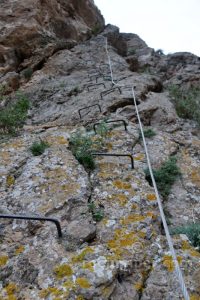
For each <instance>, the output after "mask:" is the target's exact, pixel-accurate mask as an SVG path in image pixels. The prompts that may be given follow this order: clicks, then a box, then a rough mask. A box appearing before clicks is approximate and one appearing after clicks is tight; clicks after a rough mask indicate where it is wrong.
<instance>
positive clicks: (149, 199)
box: [147, 194, 156, 201]
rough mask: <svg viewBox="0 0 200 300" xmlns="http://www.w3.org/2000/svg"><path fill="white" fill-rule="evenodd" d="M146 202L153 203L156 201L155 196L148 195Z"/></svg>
mask: <svg viewBox="0 0 200 300" xmlns="http://www.w3.org/2000/svg"><path fill="white" fill-rule="evenodd" d="M147 200H148V201H155V200H156V195H155V194H148V195H147Z"/></svg>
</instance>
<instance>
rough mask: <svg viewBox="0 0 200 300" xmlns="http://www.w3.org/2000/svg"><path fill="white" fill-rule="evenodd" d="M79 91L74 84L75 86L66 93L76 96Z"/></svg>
mask: <svg viewBox="0 0 200 300" xmlns="http://www.w3.org/2000/svg"><path fill="white" fill-rule="evenodd" d="M79 93H80V90H79V87H78V86H76V87H75V88H73V89H72V90H71V91H70V92H69V93H68V94H67V95H68V96H69V97H71V96H77V95H78V94H79Z"/></svg>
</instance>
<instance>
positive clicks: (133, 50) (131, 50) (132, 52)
mask: <svg viewBox="0 0 200 300" xmlns="http://www.w3.org/2000/svg"><path fill="white" fill-rule="evenodd" d="M135 54H136V50H135V49H130V50H128V55H135Z"/></svg>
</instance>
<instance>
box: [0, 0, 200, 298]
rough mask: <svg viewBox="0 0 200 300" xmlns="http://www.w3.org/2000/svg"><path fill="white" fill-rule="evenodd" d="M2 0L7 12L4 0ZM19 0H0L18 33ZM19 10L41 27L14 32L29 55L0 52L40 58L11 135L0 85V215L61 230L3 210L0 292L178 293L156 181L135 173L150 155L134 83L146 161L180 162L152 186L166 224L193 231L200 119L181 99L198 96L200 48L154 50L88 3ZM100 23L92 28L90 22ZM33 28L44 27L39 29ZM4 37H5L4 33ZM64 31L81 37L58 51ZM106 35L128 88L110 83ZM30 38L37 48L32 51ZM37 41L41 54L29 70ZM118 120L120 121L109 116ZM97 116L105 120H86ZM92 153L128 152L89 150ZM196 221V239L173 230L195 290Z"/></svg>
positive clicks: (198, 289) (198, 274)
mask: <svg viewBox="0 0 200 300" xmlns="http://www.w3.org/2000/svg"><path fill="white" fill-rule="evenodd" d="M1 2H2V4H3V6H2V7H3V8H4V12H5V7H8V6H7V3H8V2H4V1H1ZM23 3H25V2H22V1H15V2H13V6H9V7H8V8H7V9H8V10H6V14H7V15H9V9H10V10H11V9H12V7H15V8H16V9H15V10H14V12H15V17H17V11H18V9H19V12H20V14H19V15H18V21H17V22H19V31H18V33H17V35H18V34H19V35H20V30H21V29H22V30H24V27H23V26H22V24H24V21H23V18H22V15H23V16H24V17H25V15H26V14H25V11H27V9H29V8H28V6H27V5H26V8H25V4H24V6H23ZM26 3H27V2H26ZM31 3H32V6H31ZM33 3H34V4H33ZM59 3H60V5H59ZM66 3H67V4H66ZM23 7H24V8H23ZM36 7H37V11H36V10H35V9H36ZM1 10H2V8H1ZM23 10H24V14H22V11H23ZM95 11H96V13H95ZM36 12H37V13H36ZM46 12H47V13H46ZM10 14H11V13H10ZM27 14H28V16H29V19H30V24H32V25H30V26H32V28H33V27H34V28H35V30H36V32H37V34H36V35H35V37H34V39H33V40H32V42H31V40H29V39H28V36H29V34H30V32H31V31H29V33H28V36H27V38H26V40H24V39H23V41H22V42H23V43H24V44H23V46H22V51H25V52H26V51H28V52H27V53H29V54H30V56H28V57H27V58H26V59H25V60H23V61H18V63H17V64H16V65H15V64H13V63H12V59H11V63H9V61H10V60H9V59H8V60H7V56H5V53H4V55H3V56H2V57H3V58H1V63H2V66H3V68H4V67H5V66H8V65H9V66H10V67H9V68H10V69H8V70H15V71H17V72H20V70H21V69H22V68H24V67H25V66H27V65H30V66H32V68H33V69H34V68H35V69H34V73H33V74H32V76H31V77H30V78H29V81H28V82H25V81H24V80H21V81H19V82H18V84H20V90H21V95H26V96H27V97H28V99H29V101H30V108H29V110H28V118H27V120H26V122H25V125H24V127H23V128H21V129H20V128H18V130H17V128H16V131H17V134H16V136H9V135H7V131H6V130H5V128H7V127H6V125H7V126H8V123H9V122H8V123H6V121H7V120H6V121H5V120H4V119H3V117H2V115H1V111H3V109H4V111H5V113H8V112H7V110H6V109H9V108H10V105H12V103H16V101H17V98H18V97H19V96H16V95H15V93H11V94H9V95H7V96H3V93H4V90H3V89H2V91H1V93H2V95H0V96H1V98H0V105H1V111H0V214H22V215H31V216H40V217H42V216H43V217H44V216H45V217H51V218H57V219H58V220H59V222H60V224H61V229H62V234H63V236H62V238H60V239H59V238H58V234H57V230H56V226H55V224H53V223H51V222H39V221H21V220H14V221H12V220H2V219H0V299H6V300H8V299H27V300H28V299H31V300H32V299H34V300H35V299H36V300H37V299H38V300H39V299H46V300H56V299H57V300H58V299H62V300H66V299H69V300H75V299H76V300H83V299H87V300H92V299H94V300H139V299H141V300H154V299H155V300H168V299H170V300H176V299H183V296H182V292H181V290H180V286H179V284H178V281H177V277H176V276H175V273H174V264H173V261H172V257H171V254H170V252H169V248H168V245H167V242H166V237H165V234H164V231H163V227H162V223H161V219H160V214H159V210H158V205H157V201H156V195H155V191H154V189H153V188H152V186H151V184H150V182H149V181H148V180H147V179H148V176H147V174H146V173H145V171H144V170H145V169H146V168H147V161H146V157H145V152H144V147H143V143H142V141H141V136H140V132H139V127H138V121H137V118H136V114H135V108H134V105H133V99H132V95H131V87H132V86H135V93H136V100H137V105H138V109H139V113H140V115H141V119H142V122H143V124H144V127H145V130H146V132H147V133H148V134H147V137H146V143H147V146H148V149H149V153H150V158H151V161H152V165H153V168H154V169H156V170H158V168H160V167H162V166H163V164H165V163H166V162H168V161H169V159H170V158H174V156H176V160H177V166H178V168H179V172H181V176H177V177H176V178H175V179H174V183H173V185H172V187H171V189H170V190H168V191H167V192H166V194H165V193H164V191H163V190H164V189H165V187H163V189H160V193H161V199H162V203H163V206H164V212H165V215H166V218H167V222H168V225H169V227H170V228H172V229H173V228H177V227H179V226H188V225H189V224H191V223H193V224H194V225H195V228H196V229H195V230H197V226H199V221H198V220H199V217H200V206H199V193H200V168H199V165H200V142H199V138H200V131H199V125H198V122H200V120H199V119H198V118H199V110H198V109H196V111H195V112H194V110H193V111H192V112H193V113H194V119H192V116H193V115H192V112H191V110H190V109H189V110H188V99H189V104H190V103H193V104H192V105H196V106H195V107H197V108H198V105H197V104H198V103H199V102H198V101H200V100H199V95H200V93H199V90H198V85H199V81H200V60H199V58H198V57H196V56H195V55H192V54H190V53H175V54H171V55H167V56H166V55H163V54H162V51H158V52H156V51H154V49H152V48H149V47H148V45H146V43H145V42H144V41H143V40H142V39H141V38H140V37H138V36H137V35H136V34H123V33H120V32H119V29H118V28H117V27H115V26H112V25H108V26H106V27H105V28H103V20H102V17H101V15H100V13H99V12H98V11H97V10H96V8H95V7H94V6H93V2H92V1H57V2H54V1H49V2H45V1H40V2H39V1H35V2H33V1H30V11H28V12H27ZM40 14H41V15H40ZM43 14H44V15H45V16H46V18H43V17H42V16H43ZM11 15H12V14H11ZM35 15H37V18H36V19H37V20H36V19H35V17H34V16H35ZM65 16H67V17H65ZM74 16H75V17H74ZM10 18H11V19H12V16H10ZM11 19H9V20H11ZM2 20H4V19H2ZM38 20H40V22H41V26H40V25H39V21H38ZM45 20H47V23H45ZM58 20H60V22H61V23H60V22H57V21H58ZM65 21H66V22H67V24H68V25H69V24H71V25H70V26H72V27H73V26H74V27H73V30H72V31H70V33H69V35H68V34H67V35H65V33H66V32H65V31H63V30H62V28H63V27H62V25H61V24H66V23H65ZM3 22H5V23H4V27H5V28H7V29H5V32H7V33H8V28H12V27H10V26H11V25H9V26H8V25H7V26H6V19H5V20H4V21H2V23H3ZM10 22H11V21H10ZM62 22H64V23H62ZM74 22H75V23H74ZM77 22H78V23H77ZM10 24H12V22H11V23H10ZM13 24H14V23H13ZM27 24H28V23H27ZM45 24H46V25H45ZM72 24H73V25H72ZM77 24H79V25H78V27H76V25H77ZM81 24H82V25H81ZM96 24H100V25H101V26H100V27H93V26H95V25H96ZM24 26H25V25H24ZM57 26H58V27H57ZM25 27H26V26H25ZM13 28H14V27H13ZM20 28H21V29H20ZM42 28H43V30H44V31H40V30H42ZM69 28H71V27H69ZM75 28H78V29H77V31H76V29H75ZM92 28H93V33H92V34H93V35H92V36H90V33H89V31H91V29H92ZM94 29H95V30H94ZM100 29H102V30H100ZM15 30H16V31H15ZM15 30H14V29H13V35H12V34H11V33H12V32H11V31H12V30H11V31H10V37H11V36H13V37H14V36H15V34H16V32H17V27H16V28H15ZM31 30H32V29H31ZM98 30H99V31H100V32H99V33H98V34H97V31H98ZM22 32H24V31H22ZM41 32H42V34H41ZM46 32H49V38H50V41H49V42H48V44H47V45H45V47H46V48H45V51H43V50H41V48H40V46H41V45H40V43H39V42H38V41H40V38H41V37H42V36H43V33H44V36H46ZM94 33H95V34H94ZM71 34H72V35H71ZM3 37H4V38H5V41H6V34H5V35H3ZM60 37H61V38H62V40H65V42H66V41H67V42H68V41H69V40H71V39H73V40H76V42H77V44H76V45H75V44H73V47H72V44H71V46H70V47H69V46H68V45H67V46H66V47H65V46H62V47H61V48H62V49H61V48H60V50H59V51H57V50H58V48H56V45H57V41H58V40H59V38H60ZM106 38H107V40H108V51H109V54H110V59H111V64H112V71H113V77H114V80H115V81H116V82H117V83H118V84H119V85H121V86H123V87H120V88H119V87H118V88H114V87H113V84H112V82H111V74H110V67H109V65H108V56H107V53H106V48H105V46H106ZM8 40H9V41H10V44H5V45H4V43H2V45H3V46H2V48H1V49H4V50H5V47H7V48H8V49H10V50H9V51H8V52H6V53H7V54H9V53H14V52H12V51H13V50H12V49H14V48H15V45H14V44H13V43H14V42H13V41H14V40H12V38H10V39H8ZM8 40H7V41H8ZM26 41H27V42H26ZM31 43H34V45H35V47H34V48H33V51H32V52H31V51H30V52H29V50H30V49H31V47H30V49H29V50H28V45H29V46H30V45H31ZM50 45H53V47H54V46H55V48H54V50H53V51H52V52H48V51H47V50H48V49H49V47H50ZM18 46H19V47H20V45H18ZM56 49H57V50H56ZM4 50H3V51H4ZM37 51H38V52H37ZM54 52H55V53H54ZM46 53H47V56H45V60H46V61H45V62H44V63H42V64H41V65H40V67H39V68H38V65H37V64H38V61H39V60H40V59H41V60H42V59H43V58H44V56H43V55H46ZM11 57H12V55H11ZM47 57H48V58H47ZM39 58H40V59H39ZM5 61H6V62H5ZM26 64H27V65H26ZM34 66H37V68H36V67H34ZM4 70H5V69H4ZM11 75H12V74H10V73H9V72H8V73H7V75H6V76H7V77H6V76H4V77H3V82H4V84H5V85H6V87H8V90H9V89H10V90H9V91H11V90H12V87H11V86H10V83H11V82H13V81H12V80H11V79H10V78H11ZM13 76H14V75H13ZM15 76H16V74H15ZM191 87H192V90H193V91H194V94H192V95H193V97H192V96H191V92H190V90H191ZM177 88H178V90H177ZM179 88H181V91H182V92H183V94H182V92H180V91H179ZM172 89H173V91H174V92H173V93H172V92H171V90H172ZM176 95H178V97H179V98H180V99H181V100H182V102H183V103H184V104H185V103H186V106H187V110H186V112H187V114H186V113H185V114H180V112H179V115H178V108H177V105H176V97H175V96H176ZM185 95H186V96H187V97H186V96H185ZM21 97H23V96H21ZM185 100H187V101H186V102H184V101H185ZM190 101H191V102H190ZM192 101H193V102H192ZM194 101H196V102H194ZM182 102H181V103H182ZM179 104H180V103H179ZM192 105H189V108H190V107H191V106H192ZM184 109H185V107H184ZM183 112H185V111H181V113H183ZM8 116H10V114H8ZM183 117H184V118H183ZM2 120H3V121H4V122H5V123H6V124H4V123H3V121H2ZM117 120H121V121H120V122H119V123H106V122H108V121H115V122H116V121H117ZM122 120H123V121H124V122H125V124H126V126H125V127H124V122H122ZM8 121H9V120H8ZM97 122H100V123H101V124H100V126H99V125H98V124H96V125H95V123H97ZM3 125H4V127H3ZM95 126H96V127H95ZM94 129H96V134H95V130H94ZM75 133H76V135H74V134H75ZM74 136H75V137H76V142H77V144H78V145H79V146H80V145H82V143H83V140H84V139H85V141H86V144H85V148H84V147H83V148H81V151H80V149H79V151H77V152H75V151H74V148H73V146H74V144H73V139H74ZM41 141H45V143H46V145H47V144H48V147H47V148H46V149H45V151H43V153H39V154H41V155H39V154H38V156H34V155H33V151H31V150H30V149H32V147H33V143H34V142H41ZM88 145H89V146H90V147H93V148H92V150H91V151H92V153H93V160H92V162H94V165H91V164H89V163H91V160H89V159H91V157H89V158H88V157H87V155H86V156H85V157H86V162H87V165H86V166H85V167H84V166H83V164H82V163H83V161H81V159H82V158H83V156H84V154H87V153H88V152H87V151H88ZM91 145H92V146H91ZM97 151H101V152H102V153H106V154H112V153H118V154H127V155H129V156H128V157H117V158H116V157H111V156H97V155H96V156H94V152H97ZM130 155H132V157H133V160H134V168H132V167H133V166H132V164H131V160H130ZM80 158H81V159H80ZM88 166H90V167H91V168H90V169H89V167H88ZM172 175H174V174H172ZM192 228H193V229H194V227H192ZM193 231H194V230H193ZM193 231H192V236H193V237H194V238H191V235H186V234H177V235H175V236H172V239H173V242H174V246H175V249H176V252H177V255H178V260H179V263H180V267H181V270H182V272H183V275H184V280H185V283H186V286H187V289H188V291H189V294H190V297H191V299H193V300H197V299H200V267H199V258H200V253H199V250H200V248H199V244H198V243H199V242H198V241H199V237H198V231H196V233H195V232H193ZM193 233H194V234H193Z"/></svg>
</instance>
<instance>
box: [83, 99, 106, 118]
mask: <svg viewBox="0 0 200 300" xmlns="http://www.w3.org/2000/svg"><path fill="white" fill-rule="evenodd" d="M93 106H98V108H99V111H100V112H102V110H101V106H100V105H99V104H98V103H96V104H93V105H90V106H85V107H83V108H81V109H79V110H78V113H79V116H80V119H82V117H81V111H82V110H84V109H87V108H90V107H93Z"/></svg>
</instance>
